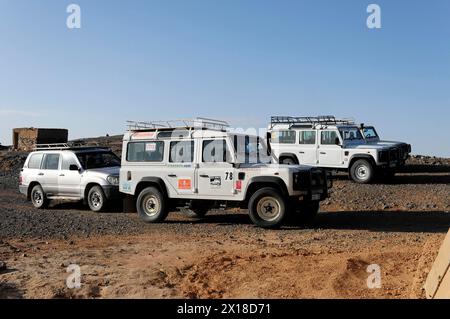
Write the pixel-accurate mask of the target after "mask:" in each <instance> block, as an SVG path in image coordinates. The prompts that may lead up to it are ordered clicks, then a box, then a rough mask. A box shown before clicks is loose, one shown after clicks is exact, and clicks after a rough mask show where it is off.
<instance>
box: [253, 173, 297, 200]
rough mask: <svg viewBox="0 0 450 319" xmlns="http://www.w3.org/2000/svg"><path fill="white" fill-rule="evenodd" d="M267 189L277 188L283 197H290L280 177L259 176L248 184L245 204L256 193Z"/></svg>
mask: <svg viewBox="0 0 450 319" xmlns="http://www.w3.org/2000/svg"><path fill="white" fill-rule="evenodd" d="M265 187H272V188H275V189H277V190H278V191H280V192H281V194H282V195H283V196H286V197H288V196H289V192H288V189H287V186H286V184H285V183H284V181H283V180H282V179H281V178H280V177H272V176H257V177H253V178H252V179H251V180H250V182H249V183H248V186H247V189H246V193H245V202H246V203H248V201H249V200H250V198H251V197H252V196H253V194H254V193H255V192H257V191H258V190H260V189H262V188H265Z"/></svg>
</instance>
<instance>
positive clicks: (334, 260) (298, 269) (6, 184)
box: [0, 137, 450, 298]
mask: <svg viewBox="0 0 450 319" xmlns="http://www.w3.org/2000/svg"><path fill="white" fill-rule="evenodd" d="M114 141H116V142H114ZM117 141H120V137H114V138H111V142H110V143H111V145H112V146H113V147H114V148H115V151H117V152H120V142H117ZM25 157H26V154H22V153H11V152H0V298H41V297H43V298H118V297H125V298H132V297H144V298H169V297H181V298H246V297H249V298H253V297H256V298H259V297H260V298H264V297H270V298H423V292H422V286H423V283H424V280H425V279H426V275H427V273H428V271H429V269H430V267H431V265H432V262H433V260H434V258H435V257H436V255H437V251H438V249H439V246H440V244H441V242H442V239H443V238H444V236H445V233H446V232H447V231H448V229H449V227H450V213H449V211H450V160H449V159H440V158H434V157H423V156H416V157H413V158H411V159H410V160H409V162H408V165H407V167H406V168H405V170H404V171H403V172H401V173H400V174H398V176H396V177H395V179H394V180H393V181H392V182H390V183H389V184H382V183H378V184H374V185H357V184H354V183H352V182H350V181H349V180H348V179H347V177H346V176H344V175H337V176H336V177H335V182H334V184H335V185H334V188H333V193H332V195H331V198H330V199H329V200H327V201H326V202H324V203H323V204H322V206H321V213H320V214H319V216H318V217H317V219H316V220H315V221H314V222H313V223H312V224H310V225H300V224H297V223H296V222H295V221H291V222H290V223H288V224H287V225H285V226H284V227H282V228H281V229H279V230H263V229H260V228H257V227H254V226H253V225H252V224H251V222H250V219H249V217H248V215H247V214H246V212H245V211H232V212H230V211H214V212H211V213H210V214H208V215H207V216H206V218H204V219H197V218H194V217H193V216H192V215H190V214H189V212H173V213H171V214H170V215H169V218H168V219H167V221H166V222H165V223H162V224H157V225H148V224H144V223H142V222H140V221H139V219H138V218H137V216H136V215H135V214H125V213H122V212H121V208H120V207H112V208H111V209H110V210H109V211H108V212H106V213H101V214H95V213H92V212H90V211H89V210H87V209H86V208H85V207H84V206H82V205H81V204H77V203H58V202H56V203H53V204H52V205H51V207H49V208H48V209H46V210H42V211H37V210H35V209H33V208H32V206H31V204H30V203H29V202H26V201H25V199H24V198H23V197H22V196H20V195H19V194H18V192H17V176H18V173H19V171H20V168H21V166H22V164H23V161H24V159H25ZM70 264H76V265H79V266H80V267H81V275H82V279H81V280H82V286H81V288H79V289H70V288H68V287H67V285H66V279H67V276H68V273H67V267H68V266H69V265H70ZM371 264H377V265H379V266H380V268H381V280H382V286H381V288H379V289H369V288H368V286H367V278H368V276H369V275H370V274H369V273H367V267H368V266H369V265H371Z"/></svg>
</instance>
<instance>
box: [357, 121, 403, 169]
mask: <svg viewBox="0 0 450 319" xmlns="http://www.w3.org/2000/svg"><path fill="white" fill-rule="evenodd" d="M359 128H360V131H361V134H362V136H363V137H364V139H365V140H366V142H367V143H368V144H375V145H385V146H389V147H397V148H399V149H400V160H401V163H400V164H401V165H404V164H405V162H406V160H407V159H408V158H409V156H410V155H411V150H412V147H411V144H408V143H405V142H397V141H384V140H381V139H380V136H379V135H378V132H377V130H376V129H375V127H374V126H371V125H369V126H366V125H364V123H362V124H360V126H359Z"/></svg>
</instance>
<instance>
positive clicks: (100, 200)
mask: <svg viewBox="0 0 450 319" xmlns="http://www.w3.org/2000/svg"><path fill="white" fill-rule="evenodd" d="M87 203H88V205H89V208H90V209H91V210H92V211H93V212H101V211H102V210H104V209H105V207H106V196H105V193H104V192H103V189H102V188H101V187H100V186H93V187H91V189H90V190H89V192H88V197H87Z"/></svg>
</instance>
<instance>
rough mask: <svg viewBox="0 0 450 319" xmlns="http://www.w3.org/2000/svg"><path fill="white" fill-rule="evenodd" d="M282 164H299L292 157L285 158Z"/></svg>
mask: <svg viewBox="0 0 450 319" xmlns="http://www.w3.org/2000/svg"><path fill="white" fill-rule="evenodd" d="M281 164H284V165H296V164H297V163H295V161H294V159H293V158H292V157H286V158H283V160H282V161H281Z"/></svg>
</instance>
